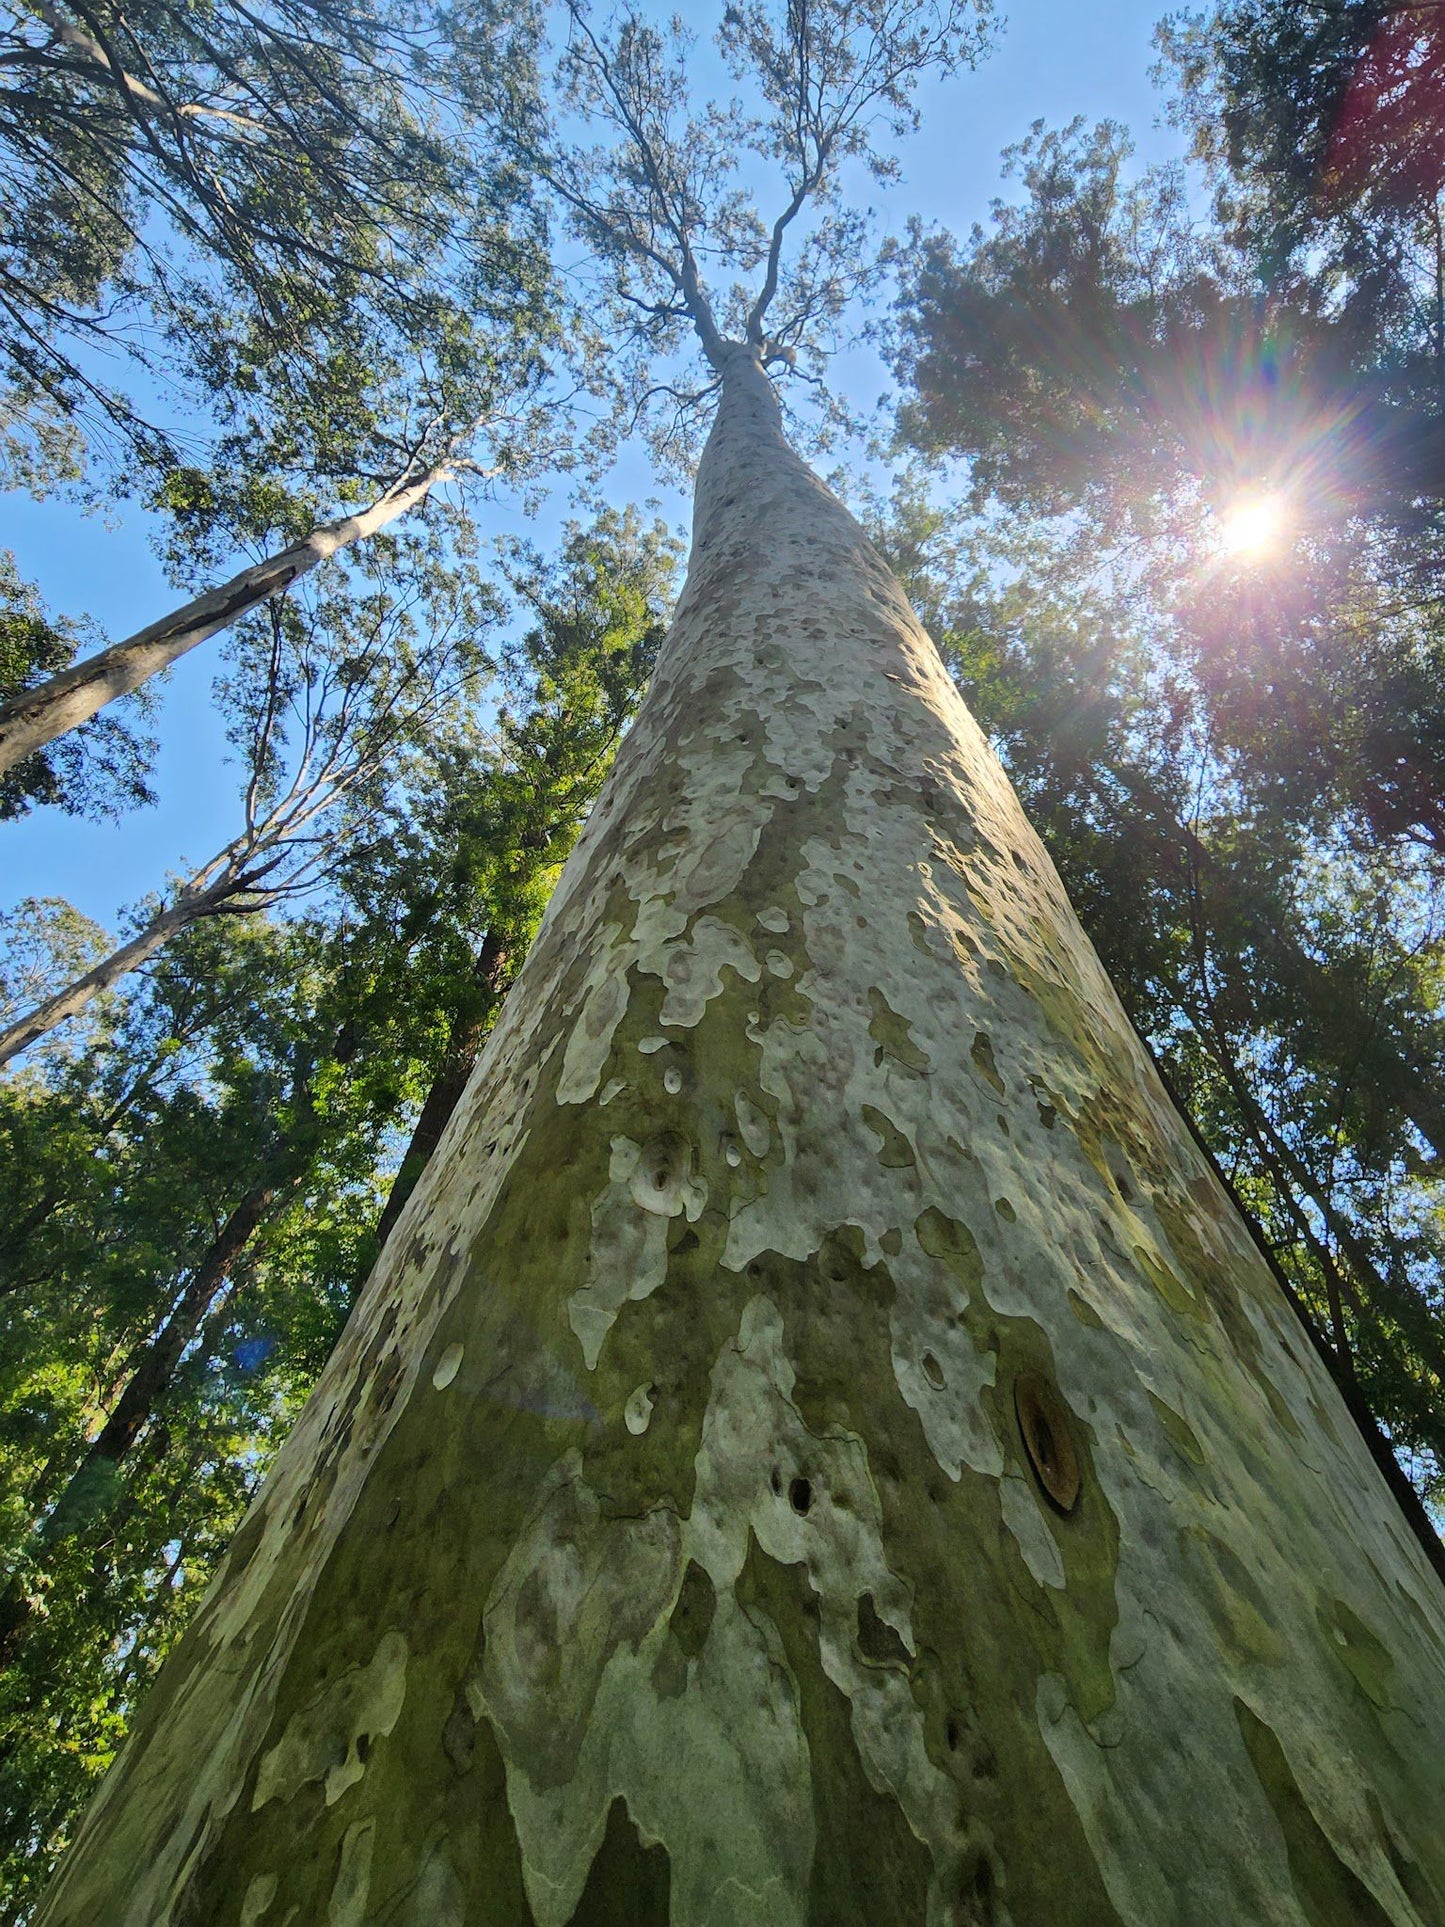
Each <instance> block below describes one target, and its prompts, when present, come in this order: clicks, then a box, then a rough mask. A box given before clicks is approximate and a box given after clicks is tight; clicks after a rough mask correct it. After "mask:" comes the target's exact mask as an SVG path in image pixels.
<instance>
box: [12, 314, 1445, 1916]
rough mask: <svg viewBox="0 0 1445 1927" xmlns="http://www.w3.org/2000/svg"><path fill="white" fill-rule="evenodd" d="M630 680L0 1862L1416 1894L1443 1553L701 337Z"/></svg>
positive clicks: (109, 1901) (382, 1897)
mask: <svg viewBox="0 0 1445 1927" xmlns="http://www.w3.org/2000/svg"><path fill="white" fill-rule="evenodd" d="M721 359H723V361H724V363H725V367H726V377H725V382H724V391H723V396H722V400H721V405H720V411H719V416H718V420H717V423H716V425H715V426H714V429H713V432H712V436H711V438H710V440H709V444H708V449H707V453H706V455H705V457H704V461H703V467H702V472H701V475H700V479H699V494H698V504H697V517H696V540H695V546H694V552H693V557H692V563H691V569H690V573H689V578H688V585H687V589H686V592H685V594H684V597H683V600H682V603H681V605H680V607H679V610H678V615H677V620H676V622H675V625H674V628H673V632H672V635H671V637H670V639H669V642H668V644H667V647H666V649H665V650H664V653H663V657H662V660H661V662H660V665H659V668H658V672H657V677H656V680H655V682H654V686H653V688H652V691H651V693H650V694H649V696H648V698H647V701H646V703H645V704H644V707H643V710H642V713H641V715H640V716H639V718H638V721H637V723H636V724H635V726H634V728H633V730H632V732H631V734H630V735H629V737H628V738H627V740H626V742H625V743H624V744H623V746H622V749H621V751H620V753H619V757H618V761H617V766H616V769H615V770H614V772H613V775H612V778H611V780H610V782H609V784H608V786H607V788H606V790H605V791H604V794H603V796H602V798H601V799H600V800H599V802H598V804H597V806H596V808H595V809H594V810H593V812H592V815H591V817H590V819H589V821H588V824H587V827H586V830H585V831H584V833H583V836H582V838H581V840H580V842H579V844H578V846H577V849H576V851H575V852H574V854H573V856H572V858H571V861H570V862H569V864H568V866H567V869H566V871H565V872H564V875H563V878H562V881H561V883H560V885H559V887H558V890H557V893H556V895H555V897H554V898H553V901H552V903H551V905H550V907H549V909H548V912H547V915H546V918H545V919H544V921H543V925H542V929H541V931H540V933H539V936H538V939H537V942H536V944H535V945H534V947H533V950H532V952H531V955H530V956H529V957H528V959H527V962H526V964H525V966H524V967H523V969H522V971H521V973H520V975H519V977H518V979H517V982H516V984H515V985H514V987H513V990H512V993H511V995H510V997H509V998H508V1001H507V1004H506V1007H505V1009H504V1011H503V1012H502V1015H501V1017H500V1018H499V1020H498V1023H497V1025H496V1028H495V1029H494V1030H493V1032H492V1035H491V1037H490V1039H489V1040H488V1043H487V1046H486V1049H485V1051H484V1052H483V1055H482V1058H481V1062H480V1064H479V1066H478V1070H477V1073H476V1075H475V1076H474V1078H473V1080H472V1082H471V1084H470V1086H469V1088H468V1092H467V1095H466V1097H465V1099H464V1100H463V1102H462V1104H461V1105H460V1106H459V1107H458V1109H457V1111H456V1113H455V1115H454V1116H453V1118H452V1121H451V1123H450V1124H449V1125H448V1127H447V1130H446V1132H445V1134H444V1136H443V1138H442V1142H441V1144H440V1146H439V1148H438V1151H437V1155H436V1156H435V1157H434V1158H433V1159H432V1160H431V1163H430V1165H429V1167H428V1170H427V1172H426V1175H425V1176H424V1177H423V1179H422V1182H421V1185H420V1186H419V1188H418V1190H417V1193H416V1194H415V1197H414V1200H413V1203H412V1206H411V1208H410V1209H409V1210H408V1212H407V1214H406V1220H405V1223H404V1224H403V1225H402V1227H401V1235H398V1236H396V1237H394V1238H392V1239H391V1240H390V1241H389V1243H388V1246H387V1248H386V1251H385V1252H384V1254H383V1257H382V1260H381V1265H380V1269H379V1272H378V1275H377V1277H376V1279H375V1281H374V1284H373V1286H372V1287H371V1288H370V1289H369V1290H368V1291H366V1292H365V1293H364V1294H363V1295H362V1297H361V1299H360V1301H359V1304H358V1308H357V1312H356V1314H355V1316H354V1317H353V1319H352V1321H351V1323H350V1325H349V1326H348V1328H347V1331H346V1333H345V1334H344V1335H343V1338H342V1340H341V1342H340V1344H339V1346H338V1347H337V1350H336V1352H335V1354H334V1356H333V1358H332V1360H331V1362H330V1364H329V1365H328V1367H327V1370H326V1372H325V1374H324V1376H323V1379H322V1381H321V1384H320V1386H319V1387H318V1390H317V1392H316V1394H315V1396H314V1397H313V1399H312V1400H311V1402H310V1404H309V1406H308V1408H307V1410H306V1412H305V1414H304V1415H303V1417H302V1418H301V1420H300V1421H299V1423H298V1425H297V1427H296V1429H295V1431H294V1432H293V1434H292V1436H291V1438H290V1439H289V1440H288V1442H287V1444H286V1446H285V1447H284V1449H283V1451H282V1453H281V1455H280V1457H279V1459H278V1462H277V1465H276V1468H275V1470H274V1471H273V1473H272V1475H271V1478H270V1479H269V1481H268V1483H267V1485H266V1488H265V1491H264V1493H263V1495H262V1496H261V1498H260V1499H259V1500H258V1502H257V1504H256V1506H255V1508H254V1509H253V1511H252V1512H251V1514H250V1515H249V1516H248V1519H247V1521H246V1523H245V1524H244V1525H243V1526H242V1528H241V1530H240V1532H239V1534H238V1536H237V1539H236V1542H235V1544H234V1546H233V1547H232V1550H231V1552H230V1554H229V1556H228V1560H227V1562H226V1565H225V1567H224V1568H223V1571H222V1574H221V1577H220V1579H219V1581H218V1583H217V1584H216V1585H215V1586H214V1587H213V1588H212V1590H211V1592H210V1594H209V1595H208V1597H207V1600H206V1602H205V1604H204V1605H203V1607H202V1608H201V1610H200V1611H199V1613H198V1614H197V1617H196V1620H195V1622H194V1623H193V1625H192V1627H191V1629H190V1631H189V1632H188V1634H187V1635H186V1637H185V1639H184V1640H183V1641H182V1642H181V1644H180V1645H179V1647H178V1648H177V1650H176V1652H175V1653H174V1654H173V1655H172V1656H171V1658H170V1660H169V1661H168V1663H167V1665H166V1667H165V1669H164V1670H163V1672H162V1674H161V1676H160V1678H159V1680H158V1682H157V1684H156V1686H155V1688H154V1689H153V1691H152V1693H151V1695H150V1697H149V1699H148V1701H147V1703H146V1705H145V1706H144V1708H143V1709H142V1711H141V1714H140V1717H139V1719H138V1721H137V1725H136V1729H135V1731H134V1733H133V1735H132V1737H131V1739H130V1741H129V1742H128V1743H127V1746H126V1748H125V1750H124V1752H123V1754H122V1756H121V1759H120V1761H119V1762H118V1764H117V1766H116V1768H115V1770H114V1771H113V1772H112V1773H111V1775H110V1777H109V1779H108V1780H107V1782H106V1784H105V1785H104V1787H103V1788H102V1790H101V1792H100V1794H99V1796H98V1798H97V1800H96V1802H95V1804H94V1805H93V1807H92V1808H91V1810H90V1813H89V1815H88V1817H87V1819H86V1821H85V1822H84V1824H83V1825H82V1827H81V1829H80V1832H79V1835H78V1837H77V1839H76V1843H75V1845H74V1847H73V1849H72V1850H71V1854H70V1857H69V1859H68V1861H67V1862H66V1864H65V1865H64V1866H63V1868H62V1870H61V1873H60V1876H59V1879H58V1881H57V1883H56V1885H55V1886H54V1888H53V1889H52V1891H51V1893H50V1896H49V1898H48V1901H47V1903H46V1905H45V1906H44V1907H43V1908H42V1910H41V1915H40V1919H41V1920H42V1921H43V1922H45V1923H46V1927H59V1924H60V1923H75V1927H80V1923H86V1927H89V1924H90V1923H92V1922H94V1921H97V1920H106V1921H114V1922H116V1923H117V1927H141V1923H146V1927H152V1924H158V1923H163V1922H165V1923H171V1922H174V1923H179V1922H181V1921H191V1920H196V1921H200V1920H204V1921H206V1922H208V1923H216V1927H236V1924H237V1923H239V1922H243V1921H244V1922H245V1923H246V1927H270V1923H271V1922H273V1921H274V1922H282V1921H286V1920H294V1921H296V1922H298V1923H301V1922H305V1923H308V1924H309V1923H313V1922H321V1921H327V1920H329V1921H331V1922H333V1923H339V1922H344V1923H348V1924H355V1923H363V1922H376V1923H380V1922H383V1921H387V1922H400V1921H404V1920H405V1921H417V1922H422V1921H426V1922H463V1921H465V1922H466V1923H467V1924H468V1927H483V1924H490V1923H497V1924H498V1927H517V1924H518V1923H525V1922H529V1921H530V1922H535V1923H537V1927H564V1924H565V1923H568V1922H571V1923H573V1927H597V1923H599V1922H602V1921H608V1920H620V1919H625V1920H627V1921H628V1922H630V1923H637V1924H638V1927H652V1924H653V1923H661V1922H664V1921H670V1922H672V1923H674V1927H694V1923H703V1922H706V1923H708V1924H709V1927H730V1924H733V1923H735V1924H736V1927H756V1924H757V1923H779V1924H782V1923H788V1924H792V1923H802V1922H804V1921H812V1922H816V1923H819V1927H822V1924H823V1923H827V1927H835V1924H836V1923H848V1922H860V1923H861V1922H867V1923H869V1927H894V1924H895V1923H896V1924H899V1927H901V1923H905V1922H906V1923H909V1927H917V1923H920V1922H923V1921H925V1920H926V1921H928V1922H929V1923H963V1922H975V1923H977V1922H981V1921H991V1922H995V1923H1000V1924H1002V1923H1007V1922H1012V1923H1014V1927H1033V1923H1036V1922H1045V1921H1059V1922H1065V1921H1067V1922H1069V1923H1070V1927H1080V1924H1083V1923H1095V1922H1099V1923H1103V1922H1116V1921H1126V1922H1129V1923H1132V1924H1135V1927H1158V1924H1159V1923H1161V1922H1166V1921H1177V1922H1181V1923H1183V1922H1189V1923H1195V1922H1200V1923H1202V1922H1211V1923H1212V1922H1215V1921H1219V1922H1225V1921H1228V1922H1239V1923H1244V1922H1250V1923H1256V1922H1259V1923H1263V1922H1269V1923H1291V1927H1304V1923H1306V1922H1313V1923H1318V1922H1322V1921H1326V1920H1328V1921H1331V1922H1334V1921H1338V1922H1345V1921H1373V1922H1394V1923H1406V1922H1409V1923H1414V1927H1425V1924H1426V1923H1428V1922H1438V1921H1440V1920H1441V1919H1445V1833H1442V1830H1441V1828H1440V1825H1439V1816H1440V1813H1441V1811H1442V1804H1445V1746H1442V1744H1441V1738H1442V1732H1445V1595H1442V1591H1441V1587H1440V1583H1439V1581H1438V1579H1437V1578H1436V1576H1435V1574H1434V1572H1433V1571H1432V1570H1431V1569H1430V1566H1429V1564H1428V1562H1427V1559H1426V1556H1425V1553H1424V1551H1423V1549H1422V1547H1421V1544H1420V1542H1419V1541H1418V1539H1416V1538H1415V1537H1414V1536H1413V1535H1412V1534H1411V1532H1410V1531H1409V1530H1408V1528H1407V1527H1406V1524H1405V1522H1404V1520H1403V1518H1402V1515H1401V1513H1400V1511H1399V1509H1398V1508H1397V1507H1396V1506H1395V1504H1394V1503H1393V1501H1392V1500H1391V1499H1390V1497H1389V1495H1388V1493H1387V1491H1386V1489H1385V1486H1384V1484H1383V1482H1382V1481H1381V1479H1380V1476H1379V1474H1378V1472H1377V1471H1376V1469H1375V1467H1374V1465H1373V1464H1372V1463H1371V1461H1370V1457H1369V1454H1368V1452H1367V1450H1366V1448H1365V1446H1364V1444H1363V1442H1362V1440H1361V1438H1360V1436H1359V1434H1358V1432H1357V1431H1356V1430H1355V1428H1354V1426H1353V1425H1352V1424H1351V1423H1350V1420H1349V1418H1348V1415H1347V1413H1346V1410H1345V1408H1344V1406H1343V1404H1342V1403H1341V1401H1340V1398H1339V1395H1338V1393H1337V1392H1336V1390H1335V1387H1334V1386H1333V1384H1332V1383H1331V1381H1330V1378H1329V1375H1328V1373H1327V1372H1326V1371H1325V1369H1324V1368H1323V1366H1322V1365H1321V1363H1320V1361H1319V1360H1318V1358H1317V1357H1316V1356H1315V1354H1314V1352H1313V1350H1312V1349H1311V1348H1310V1346H1309V1345H1308V1344H1307V1343H1306V1342H1305V1339H1304V1336H1303V1334H1302V1332H1301V1330H1300V1328H1299V1326H1298V1324H1297V1322H1296V1321H1295V1319H1294V1317H1293V1314H1292V1313H1291V1312H1290V1310H1289V1308H1288V1306H1287V1305H1286V1303H1285V1301H1284V1299H1283V1297H1282V1295H1281V1293H1280V1291H1279V1289H1278V1287H1277V1285H1276V1283H1275V1281H1274V1280H1273V1278H1272V1277H1271V1276H1270V1274H1269V1272H1268V1269H1267V1268H1266V1266H1265V1265H1264V1263H1263V1261H1262V1260H1261V1258H1260V1256H1259V1254H1258V1252H1257V1251H1256V1249H1255V1247H1254V1246H1253V1244H1252V1243H1251V1241H1250V1239H1249V1237H1248V1235H1247V1233H1246V1231H1245V1228H1244V1226H1243V1224H1242V1223H1241V1221H1240V1220H1239V1218H1238V1215H1237V1214H1236V1213H1235V1212H1234V1211H1233V1209H1232V1208H1231V1206H1230V1204H1229V1202H1228V1199H1227V1198H1226V1196H1225V1195H1224V1193H1223V1191H1222V1190H1221V1188H1220V1186H1219V1184H1218V1182H1217V1180H1216V1179H1215V1178H1214V1177H1213V1176H1212V1174H1211V1172H1210V1170H1209V1168H1208V1165H1207V1163H1206V1162H1205V1160H1204V1159H1203V1158H1202V1157H1201V1156H1200V1154H1199V1153H1198V1151H1197V1150H1196V1148H1195V1146H1194V1144H1193V1141H1192V1139H1191V1138H1190V1136H1189V1133H1188V1131H1187V1130H1186V1128H1185V1127H1184V1125H1183V1123H1182V1122H1181V1120H1180V1119H1179V1117H1178V1115H1177V1114H1176V1113H1175V1112H1174V1111H1173V1109H1172V1108H1171V1106H1170V1105H1169V1102H1168V1100H1167V1097H1166V1095H1165V1093H1164V1091H1163V1088H1162V1086H1161V1085H1160V1083H1159V1081H1158V1079H1157V1078H1156V1077H1155V1075H1154V1073H1153V1072H1152V1070H1151V1068H1150V1066H1149V1064H1148V1061H1147V1059H1146V1058H1145V1056H1144V1054H1143V1052H1142V1051H1141V1049H1140V1047H1139V1045H1138V1043H1137V1042H1136V1040H1135V1038H1134V1035H1133V1032H1132V1030H1131V1028H1130V1026H1129V1024H1128V1022H1127V1020H1126V1018H1125V1017H1124V1014H1123V1012H1122V1010H1121V1009H1120V1006H1119V1004H1118V1002H1117V999H1116V998H1115V996H1114V994H1113V992H1112V990H1111V989H1110V987H1109V984H1108V982H1107V981H1106V979H1105V977H1104V975H1103V973H1102V971H1101V969H1100V967H1099V965H1098V963H1097V960H1096V959H1095V957H1094V955H1093V953H1092V951H1091V950H1090V949H1089V947H1088V945H1087V943H1086V941H1085V940H1084V937H1083V934H1082V932H1081V931H1080V929H1079V927H1078V924H1077V923H1076V921H1075V919H1074V917H1073V915H1072V913H1071V912H1070V910H1069V908H1068V905H1067V903H1066V902H1065V900H1064V897H1063V894H1062V892H1061V890H1060V887H1059V885H1058V882H1057V879H1056V878H1055V876H1054V873H1053V870H1052V868H1051V866H1050V864H1049V861H1048V858H1047V856H1046V855H1045V853H1044V850H1043V847H1042V845H1041V844H1040V843H1039V841H1038V839H1037V838H1036V837H1035V836H1034V835H1033V833H1032V831H1031V830H1030V829H1029V827H1028V825H1027V824H1026V822H1025V821H1024V818H1023V815H1022V813H1021V811H1020V809H1019V807H1018V804H1017V802H1016V800H1015V799H1014V797H1013V795H1012V793H1011V791H1010V789H1009V787H1008V784H1007V782H1006V781H1005V779H1004V776H1003V773H1002V771H1001V770H1000V768H999V766H998V764H997V762H996V760H995V759H994V757H993V755H992V754H991V752H990V751H989V749H988V748H987V745H986V744H985V743H984V741H983V738H982V736H981V735H980V733H979V731H978V730H977V728H976V727H975V726H974V724H973V723H972V721H971V720H970V718H969V717H968V715H967V714H966V712H965V711H964V709H963V707H962V704H961V702H960V699H959V697H958V695H957V692H956V690H955V689H954V688H953V686H952V684H951V683H950V681H949V679H948V677H947V676H946V674H945V673H944V671H943V668H942V666H941V664H940V663H939V662H938V660H937V658H936V656H935V654H934V651H933V649H932V647H931V645H930V644H929V642H928V640H927V638H926V637H925V636H924V634H923V632H922V631H921V629H920V628H919V627H918V625H917V623H916V622H915V621H914V619H913V618H912V616H911V615H910V613H909V611H908V609H907V607H906V605H905V603H904V601H903V598H902V596H901V593H900V592H899V590H898V588H897V586H896V584H895V583H894V582H893V580H892V578H891V577H890V576H889V575H888V573H887V571H886V569H885V568H884V566H883V564H882V563H881V561H880V560H879V559H878V557H877V556H876V555H875V553H874V552H873V551H872V550H871V548H870V547H869V545H868V544H867V542H866V541H865V540H864V538H863V536H862V534H861V532H860V531H859V530H858V528H857V526H856V524H855V523H854V522H853V521H852V519H851V518H850V517H849V516H848V515H847V514H846V513H845V512H844V511H843V510H842V509H841V508H840V507H839V505H838V504H837V503H836V502H835V501H834V500H833V499H832V497H831V496H829V494H828V493H827V491H826V490H825V489H824V488H823V487H822V485H821V484H820V483H819V482H817V481H816V480H815V479H814V478H813V477H812V476H811V475H810V474H809V473H808V472H807V470H806V469H805V468H804V466H803V465H802V464H801V463H800V462H799V461H798V459H797V458H796V457H795V456H794V455H793V454H792V453H791V451H790V450H789V449H788V448H787V445H786V443H785V441H784V439H783V436H782V433H781V429H780V427H779V422H778V414H777V408H776V404H775V402H774V400H773V396H772V392H771V390H770V388H769V387H768V384H767V382H766V380H765V379H764V377H763V375H762V372H761V370H760V369H759V368H758V366H757V363H756V361H755V360H754V359H753V358H752V357H750V356H749V355H748V354H747V352H746V351H744V350H742V349H737V350H732V351H729V352H727V353H725V354H724V355H723V356H722V357H721Z"/></svg>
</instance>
